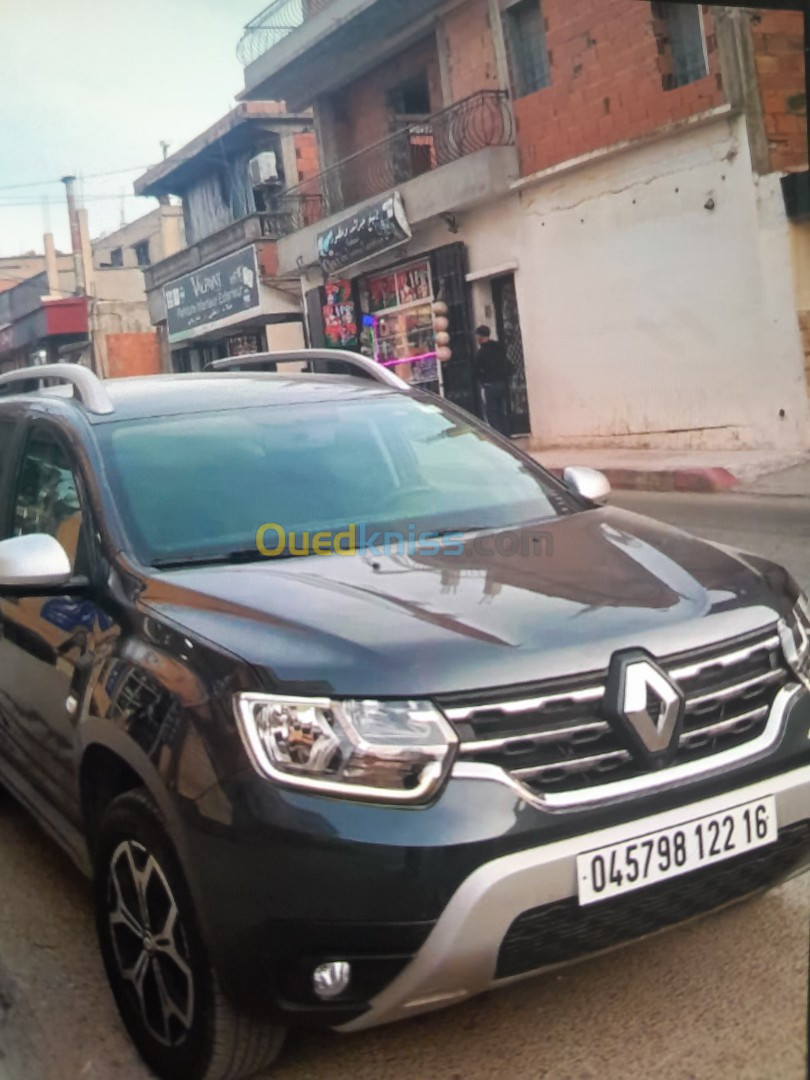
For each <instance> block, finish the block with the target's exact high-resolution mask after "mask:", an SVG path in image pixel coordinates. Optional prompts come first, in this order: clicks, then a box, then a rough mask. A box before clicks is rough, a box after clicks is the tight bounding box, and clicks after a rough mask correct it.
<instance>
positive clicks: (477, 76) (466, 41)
mask: <svg viewBox="0 0 810 1080" xmlns="http://www.w3.org/2000/svg"><path fill="white" fill-rule="evenodd" d="M438 32H439V34H441V35H443V37H444V42H445V55H446V56H447V65H446V74H447V79H448V83H449V90H450V102H453V101H461V99H462V98H465V97H469V96H470V94H474V93H476V92H477V91H478V90H489V89H491V90H497V89H498V88H499V86H500V81H499V78H498V66H497V61H496V57H495V46H494V44H493V39H492V23H491V22H490V18H489V3H488V0H471V2H470V3H467V4H464V5H463V6H462V7H458V8H455V9H454V10H453V11H451V12H449V13H448V14H447V15H445V16H444V18H443V19H442V23H441V25H440V28H439V31H438ZM450 102H447V104H450Z"/></svg>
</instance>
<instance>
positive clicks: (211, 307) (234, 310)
mask: <svg viewBox="0 0 810 1080" xmlns="http://www.w3.org/2000/svg"><path fill="white" fill-rule="evenodd" d="M163 292H164V295H165V297H166V313H167V318H168V329H169V341H180V340H182V339H183V338H186V337H189V336H190V332H191V331H193V330H198V329H200V328H201V327H207V326H209V325H210V324H212V323H218V322H220V321H221V320H222V319H227V318H228V317H229V316H232V315H237V314H240V313H242V312H245V313H247V312H251V311H253V310H254V309H258V308H259V306H260V297H259V269H258V265H257V262H256V249H255V248H254V247H248V248H244V249H243V250H242V251H237V252H235V253H234V254H233V255H227V256H226V257H225V258H224V259H218V260H217V261H216V262H213V263H209V265H208V266H204V267H203V268H202V269H201V270H197V271H195V272H194V273H193V274H187V275H186V276H185V277H182V278H178V279H177V280H176V281H172V282H171V283H170V284H168V285H166V286H164V289H163Z"/></svg>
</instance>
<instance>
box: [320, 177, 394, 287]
mask: <svg viewBox="0 0 810 1080" xmlns="http://www.w3.org/2000/svg"><path fill="white" fill-rule="evenodd" d="M411 235H412V234H411V227H410V225H409V223H408V218H407V216H406V214H405V206H404V204H403V202H402V196H401V195H400V194H399V192H398V191H395V192H394V193H393V195H388V196H387V197H386V198H384V199H377V200H376V201H375V202H373V203H369V204H368V205H366V206H364V207H363V208H362V210H358V212H357V213H356V214H354V215H353V216H352V217H347V218H345V219H344V220H343V221H339V222H338V223H337V224H336V225H333V226H332V227H331V228H330V229H327V230H326V231H325V232H322V233H319V234H318V259H319V260H320V264H321V266H322V267H323V269H324V270H325V271H326V273H327V274H329V275H332V274H334V273H336V272H337V271H339V270H345V269H346V267H348V266H353V265H354V264H355V263H359V262H362V261H363V260H364V259H370V258H371V257H372V256H373V255H379V254H380V253H381V252H383V251H388V250H389V248H392V247H396V246H397V244H403V243H405V241H406V240H410V238H411Z"/></svg>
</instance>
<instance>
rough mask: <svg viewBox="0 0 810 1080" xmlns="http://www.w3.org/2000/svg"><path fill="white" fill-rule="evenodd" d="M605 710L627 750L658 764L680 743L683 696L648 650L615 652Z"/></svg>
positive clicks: (665, 759) (661, 763)
mask: <svg viewBox="0 0 810 1080" xmlns="http://www.w3.org/2000/svg"><path fill="white" fill-rule="evenodd" d="M604 710H605V713H606V715H607V717H608V719H610V720H612V721H613V723H614V725H615V727H616V729H617V733H618V734H619V735H621V736H623V738H624V741H625V742H626V743H627V744H628V749H630V750H632V751H634V752H635V753H636V754H641V755H642V756H643V757H645V758H646V759H647V761H648V762H649V763H650V764H652V765H655V766H657V767H661V766H663V765H667V764H669V762H670V761H671V759H672V756H673V755H674V753H675V750H676V749H677V746H678V739H679V738H680V734H681V726H682V724H683V712H684V696H683V693H682V692H681V690H679V689H678V687H676V686H675V685H674V684H673V683H672V681H671V680H670V679H669V677H668V676H667V674H666V672H664V671H663V670H662V669H661V668H660V667H659V666H658V664H656V662H655V661H654V660H653V659H652V657H650V656H649V655H648V654H647V653H645V652H642V650H640V649H636V650H633V651H630V652H624V653H616V654H615V655H614V656H613V659H612V660H611V663H610V670H609V672H608V681H607V687H606V689H605V699H604Z"/></svg>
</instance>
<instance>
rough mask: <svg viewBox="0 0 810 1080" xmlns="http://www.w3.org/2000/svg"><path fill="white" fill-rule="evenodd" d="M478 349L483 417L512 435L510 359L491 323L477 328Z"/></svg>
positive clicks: (499, 429)
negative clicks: (510, 431)
mask: <svg viewBox="0 0 810 1080" xmlns="http://www.w3.org/2000/svg"><path fill="white" fill-rule="evenodd" d="M475 337H476V340H477V341H478V352H477V354H476V357H475V377H476V379H477V380H478V385H479V387H480V388H481V397H482V400H483V405H484V419H485V420H486V422H487V423H488V424H489V426H490V427H493V428H495V430H496V431H499V432H500V433H501V434H502V435H508V434H509V419H508V401H509V360H508V358H507V356H506V349H505V348H504V347H503V345H502V344H501V343H500V341H494V340H493V338H492V331H491V330H490V328H489V327H488V326H479V327H478V329H477V330H476V331H475Z"/></svg>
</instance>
